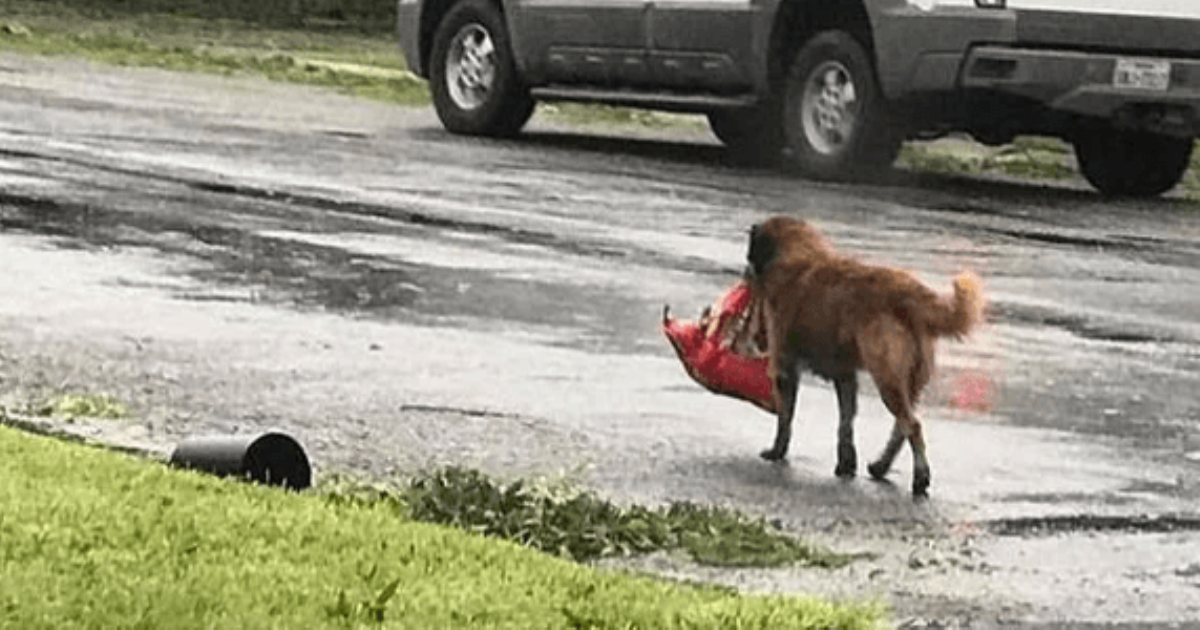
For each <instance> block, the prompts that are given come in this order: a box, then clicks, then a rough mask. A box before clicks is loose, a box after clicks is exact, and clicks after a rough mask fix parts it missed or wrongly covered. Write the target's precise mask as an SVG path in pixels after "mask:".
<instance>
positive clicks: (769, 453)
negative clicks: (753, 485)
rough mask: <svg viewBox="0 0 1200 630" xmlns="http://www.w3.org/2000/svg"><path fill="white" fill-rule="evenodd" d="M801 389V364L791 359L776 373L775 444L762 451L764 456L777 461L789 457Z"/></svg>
mask: <svg viewBox="0 0 1200 630" xmlns="http://www.w3.org/2000/svg"><path fill="white" fill-rule="evenodd" d="M799 389H800V366H799V365H797V364H796V362H795V361H789V362H788V363H786V364H785V365H782V366H779V369H778V371H777V373H776V374H775V396H776V399H775V402H776V404H777V409H778V411H777V412H776V416H775V417H776V419H777V425H776V427H775V445H774V446H772V447H771V448H770V449H768V450H765V451H763V452H762V453H761V455H762V458H763V459H765V460H768V461H772V462H777V461H779V460H781V459H783V458H784V457H787V451H788V444H789V443H791V441H792V418H793V416H794V415H795V413H796V392H798V391H799Z"/></svg>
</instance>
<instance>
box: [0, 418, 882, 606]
mask: <svg viewBox="0 0 1200 630" xmlns="http://www.w3.org/2000/svg"><path fill="white" fill-rule="evenodd" d="M0 504H3V505H4V506H5V509H4V510H3V512H2V513H0V626H4V627H19V628H55V629H61V628H85V627H86V628H133V627H144V628H166V627H170V628H211V627H228V628H299V627H304V628H346V627H362V626H367V625H369V626H372V627H396V628H400V627H404V628H418V627H419V628H449V627H477V628H492V627H496V628H499V627H512V628H517V627H519V628H563V627H590V628H718V627H720V628H725V627H741V628H868V627H875V626H877V625H878V624H879V623H880V619H881V617H882V612H881V610H880V609H879V608H878V607H877V606H872V605H865V604H863V605H835V604H831V603H828V602H823V601H819V600H816V599H808V598H788V597H750V596H739V595H734V594H730V593H728V592H725V591H723V590H721V589H717V588H705V587H697V586H692V585H680V584H670V583H663V582H659V581H654V580H651V579H648V578H641V577H634V576H629V575H624V574H618V573H607V572H599V571H596V570H592V569H590V568H587V567H583V566H580V565H578V564H574V563H571V562H566V561H563V560H560V559H557V558H554V557H551V556H549V555H546V554H541V553H537V552H535V551H533V550H530V549H526V548H522V547H520V546H518V545H515V544H512V543H507V542H503V541H496V540H492V539H487V538H483V537H480V536H476V535H472V534H469V533H466V532H462V531H458V530H454V529H449V528H444V527H437V526H433V525H428V524H422V523H416V522H412V521H409V520H406V519H405V518H404V517H402V516H400V515H399V514H398V512H397V510H396V509H395V504H390V503H387V502H366V503H363V502H360V501H330V500H328V499H327V498H322V497H321V496H320V495H314V494H295V493H285V492H280V491H277V490H273V489H269V488H264V487H260V486H253V485H249V484H242V483H235V482H229V481H223V480H219V479H214V478H210V477H207V476H203V475H200V474H197V473H191V472H186V471H178V470H172V469H169V468H167V467H164V466H161V465H159V464H155V463H151V462H146V461H143V460H137V459H133V458H129V457H126V456H122V455H118V454H115V453H112V452H108V451H104V450H100V449H95V448H90V447H85V446H80V445H74V444H67V443H64V442H60V441H57V440H54V439H50V438H45V437H40V436H31V435H27V434H24V433H21V432H19V431H16V430H13V429H11V428H8V427H0Z"/></svg>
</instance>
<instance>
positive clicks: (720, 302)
mask: <svg viewBox="0 0 1200 630" xmlns="http://www.w3.org/2000/svg"><path fill="white" fill-rule="evenodd" d="M751 297H752V296H751V294H750V287H748V286H746V284H745V283H744V282H743V283H738V284H736V285H734V286H733V287H731V288H730V289H729V290H728V291H726V292H725V293H724V294H723V295H721V296H720V297H719V298H717V301H716V302H714V303H713V305H712V306H711V307H709V308H708V309H706V310H705V312H704V314H702V315H701V316H700V319H699V320H694V321H693V320H680V319H674V318H672V317H671V316H670V311H669V307H663V322H662V330H663V334H665V335H666V336H667V340H668V341H670V342H671V347H673V348H675V354H677V355H678V356H679V361H680V362H681V363H683V368H684V370H686V371H687V373H688V376H691V377H692V379H693V380H695V381H696V382H697V383H699V384H701V385H703V386H704V387H705V388H707V389H708V390H709V391H712V392H714V393H717V394H722V395H725V396H732V397H734V398H740V399H741V400H745V401H747V402H750V403H753V404H754V405H756V406H758V407H759V408H761V409H763V410H764V411H767V412H769V413H775V408H776V405H775V396H774V393H773V392H772V390H771V379H770V377H769V376H768V375H767V358H766V357H765V356H762V355H761V354H760V353H755V352H752V351H750V350H748V349H747V348H745V347H744V346H746V344H739V343H735V340H736V339H737V338H738V337H739V336H740V335H742V334H743V333H745V332H746V331H745V330H744V327H746V326H751V325H752V322H751V321H750V319H751V317H750V316H748V314H747V310H748V309H749V308H750V303H751ZM751 336H752V335H751Z"/></svg>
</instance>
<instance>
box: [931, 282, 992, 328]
mask: <svg viewBox="0 0 1200 630" xmlns="http://www.w3.org/2000/svg"><path fill="white" fill-rule="evenodd" d="M983 308H984V297H983V282H981V281H980V280H979V276H976V275H975V274H974V273H971V272H970V271H964V272H962V273H960V274H958V277H956V278H955V279H954V294H953V295H950V296H946V297H942V298H939V299H938V300H937V306H935V307H934V308H933V309H931V310H932V312H931V313H929V315H930V318H929V327H930V328H931V329H932V330H933V332H934V333H936V334H937V335H938V336H939V337H955V338H961V337H963V336H964V335H966V334H967V333H969V332H971V329H973V328H975V325H976V324H978V323H979V322H980V321H981V320H982V319H983Z"/></svg>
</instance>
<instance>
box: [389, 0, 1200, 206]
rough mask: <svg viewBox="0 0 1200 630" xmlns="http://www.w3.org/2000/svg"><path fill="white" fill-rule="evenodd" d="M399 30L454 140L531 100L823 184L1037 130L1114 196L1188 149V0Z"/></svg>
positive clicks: (1184, 158) (784, 1) (1191, 52)
mask: <svg viewBox="0 0 1200 630" xmlns="http://www.w3.org/2000/svg"><path fill="white" fill-rule="evenodd" d="M399 32H400V42H401V47H402V50H403V52H404V54H405V56H406V58H407V59H408V62H409V65H410V67H411V68H412V70H413V71H414V72H416V73H417V74H418V75H420V76H422V77H424V78H427V79H428V80H429V82H430V90H431V92H432V95H433V100H434V107H435V109H436V110H437V113H438V116H439V117H440V119H441V121H442V123H443V124H444V125H445V127H446V128H447V129H449V130H450V131H452V132H455V133H464V134H479V135H493V136H504V135H512V134H516V133H517V132H518V131H519V130H520V129H521V128H522V126H523V125H524V124H525V122H526V121H527V120H528V119H529V117H530V115H531V114H532V112H533V107H534V104H535V102H537V101H555V100H557V101H581V102H597V103H608V104H615V105H627V106H634V107H643V108H649V109H660V110H671V111H682V112H694V113H699V114H704V115H706V116H707V117H708V121H709V123H710V125H711V127H712V130H713V132H714V134H715V135H716V136H717V137H718V138H719V139H720V140H721V141H722V142H723V143H725V145H727V146H728V148H729V150H730V151H732V152H734V154H736V155H737V156H739V157H741V158H743V159H746V160H750V161H755V162H759V163H763V162H775V161H778V160H780V159H782V160H784V161H786V162H787V163H789V164H790V165H792V166H794V167H795V168H796V169H797V170H798V171H799V172H800V173H802V174H804V175H806V176H809V177H814V178H821V179H848V178H857V177H862V176H865V175H870V174H872V173H874V172H876V171H878V170H880V169H882V168H885V167H887V166H888V165H890V164H891V162H892V161H893V160H894V159H895V156H896V152H897V151H898V149H899V146H900V143H901V142H902V141H904V140H905V139H908V138H918V137H934V136H936V135H938V134H943V133H948V132H953V131H958V132H967V133H970V134H971V135H972V136H974V137H975V138H977V139H978V140H980V141H981V142H984V143H987V144H1003V143H1006V142H1009V141H1011V140H1012V139H1013V138H1014V137H1015V136H1017V135H1021V134H1039V135H1051V136H1057V137H1060V138H1063V139H1065V140H1066V141H1068V142H1070V143H1071V144H1073V145H1074V147H1075V151H1076V154H1077V157H1078V160H1079V164H1080V168H1081V170H1082V172H1083V174H1084V176H1085V177H1086V178H1087V179H1088V181H1089V182H1091V183H1092V184H1093V185H1094V186H1095V187H1096V188H1097V189H1099V190H1100V191H1101V192H1103V193H1105V194H1109V195H1129V196H1150V195H1157V194H1160V193H1163V192H1165V191H1167V190H1169V189H1171V188H1172V187H1174V186H1175V184H1177V183H1178V182H1179V180H1180V179H1181V178H1182V176H1183V174H1184V172H1185V171H1186V170H1187V167H1188V163H1189V160H1190V156H1191V153H1192V148H1193V145H1194V140H1195V138H1196V137H1197V136H1198V135H1200V0H400V3H399Z"/></svg>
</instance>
